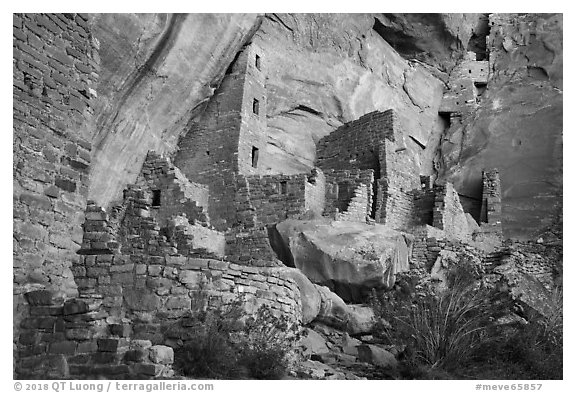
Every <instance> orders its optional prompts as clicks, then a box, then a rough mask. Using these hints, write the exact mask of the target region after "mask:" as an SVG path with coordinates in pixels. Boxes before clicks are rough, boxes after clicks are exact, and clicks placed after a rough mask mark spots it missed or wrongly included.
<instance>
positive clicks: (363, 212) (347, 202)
mask: <svg viewBox="0 0 576 393" xmlns="http://www.w3.org/2000/svg"><path fill="white" fill-rule="evenodd" d="M325 176H326V207H325V209H324V214H325V215H327V216H331V217H334V218H337V219H338V220H343V221H360V222H365V221H366V220H367V219H369V218H370V217H371V216H372V199H373V189H374V170H371V169H366V170H360V169H352V170H333V169H331V170H328V171H326V174H325ZM336 213H342V214H336Z"/></svg>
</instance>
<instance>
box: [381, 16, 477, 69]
mask: <svg viewBox="0 0 576 393" xmlns="http://www.w3.org/2000/svg"><path fill="white" fill-rule="evenodd" d="M479 18H480V14H458V13H451V14H381V15H377V16H376V23H375V27H374V29H375V30H376V31H377V32H378V33H379V34H380V35H381V36H382V38H384V39H385V40H386V41H387V42H388V43H389V44H390V45H392V47H393V48H394V49H395V50H396V51H397V52H398V53H400V54H401V55H402V56H404V57H405V58H407V59H412V58H416V59H418V60H420V61H423V62H425V63H427V64H430V65H433V66H435V67H438V68H440V69H444V70H449V69H450V68H451V66H452V65H454V63H455V61H456V60H457V59H458V58H459V57H460V56H461V55H462V51H463V48H466V47H467V46H468V42H469V40H470V38H471V37H472V34H473V33H474V30H475V28H476V26H477V25H478V20H479Z"/></svg>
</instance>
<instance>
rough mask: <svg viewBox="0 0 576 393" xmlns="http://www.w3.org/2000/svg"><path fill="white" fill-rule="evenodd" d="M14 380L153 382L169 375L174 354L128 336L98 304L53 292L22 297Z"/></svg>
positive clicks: (126, 327) (123, 325)
mask: <svg viewBox="0 0 576 393" xmlns="http://www.w3.org/2000/svg"><path fill="white" fill-rule="evenodd" d="M26 299H27V302H28V303H29V304H30V313H29V315H27V316H26V317H25V318H24V320H23V321H22V334H21V335H20V345H21V350H20V351H21V360H20V362H18V363H17V364H16V375H17V378H18V379H65V378H66V379H102V378H107V379H152V378H169V377H172V376H173V375H174V372H173V370H172V367H171V366H172V363H173V361H174V351H173V350H172V348H170V347H167V346H164V345H154V346H153V345H152V343H151V342H150V341H146V340H134V339H132V338H131V337H130V332H131V330H130V325H129V324H127V323H126V320H124V321H122V322H120V323H115V322H114V321H112V320H111V319H110V317H109V314H108V313H107V312H106V311H104V310H103V308H102V307H101V303H102V302H101V301H99V300H90V299H66V298H65V297H62V296H60V294H59V293H58V292H53V291H47V290H39V291H32V292H28V293H27V294H26Z"/></svg>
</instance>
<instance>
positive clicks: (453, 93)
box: [438, 52, 490, 125]
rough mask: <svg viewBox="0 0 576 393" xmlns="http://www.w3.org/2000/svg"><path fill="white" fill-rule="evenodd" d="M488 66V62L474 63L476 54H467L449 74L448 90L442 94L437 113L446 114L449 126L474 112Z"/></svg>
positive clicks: (488, 70)
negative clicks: (464, 115)
mask: <svg viewBox="0 0 576 393" xmlns="http://www.w3.org/2000/svg"><path fill="white" fill-rule="evenodd" d="M489 76H490V64H489V62H488V61H476V53H474V52H468V54H467V57H466V58H464V59H463V60H461V61H460V63H459V64H458V65H457V66H456V67H454V69H453V70H452V72H451V73H450V79H449V82H448V89H447V90H446V91H445V92H444V97H443V98H442V103H441V104H440V108H439V109H438V112H439V113H448V114H450V115H451V117H450V125H454V124H455V120H456V119H458V120H457V121H460V120H461V116H462V115H463V114H468V113H470V112H472V111H474V110H475V109H476V108H477V106H478V100H479V98H478V97H479V96H480V95H481V94H482V93H483V89H484V88H485V86H486V84H487V83H488V79H489Z"/></svg>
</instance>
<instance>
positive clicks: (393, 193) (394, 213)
mask: <svg viewBox="0 0 576 393" xmlns="http://www.w3.org/2000/svg"><path fill="white" fill-rule="evenodd" d="M380 164H381V178H380V179H378V180H377V182H376V184H377V192H376V221H377V222H380V223H383V224H386V225H389V226H390V227H391V228H394V229H404V230H405V229H407V228H410V227H411V224H412V220H413V217H414V212H415V205H414V198H413V195H412V191H413V190H415V189H418V188H420V186H421V183H420V175H419V174H418V167H417V165H416V162H415V160H414V157H413V156H412V155H411V153H410V152H409V150H407V149H405V148H404V147H403V146H402V145H398V144H397V143H395V142H393V141H389V140H386V141H384V143H383V145H382V146H381V148H380Z"/></svg>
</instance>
